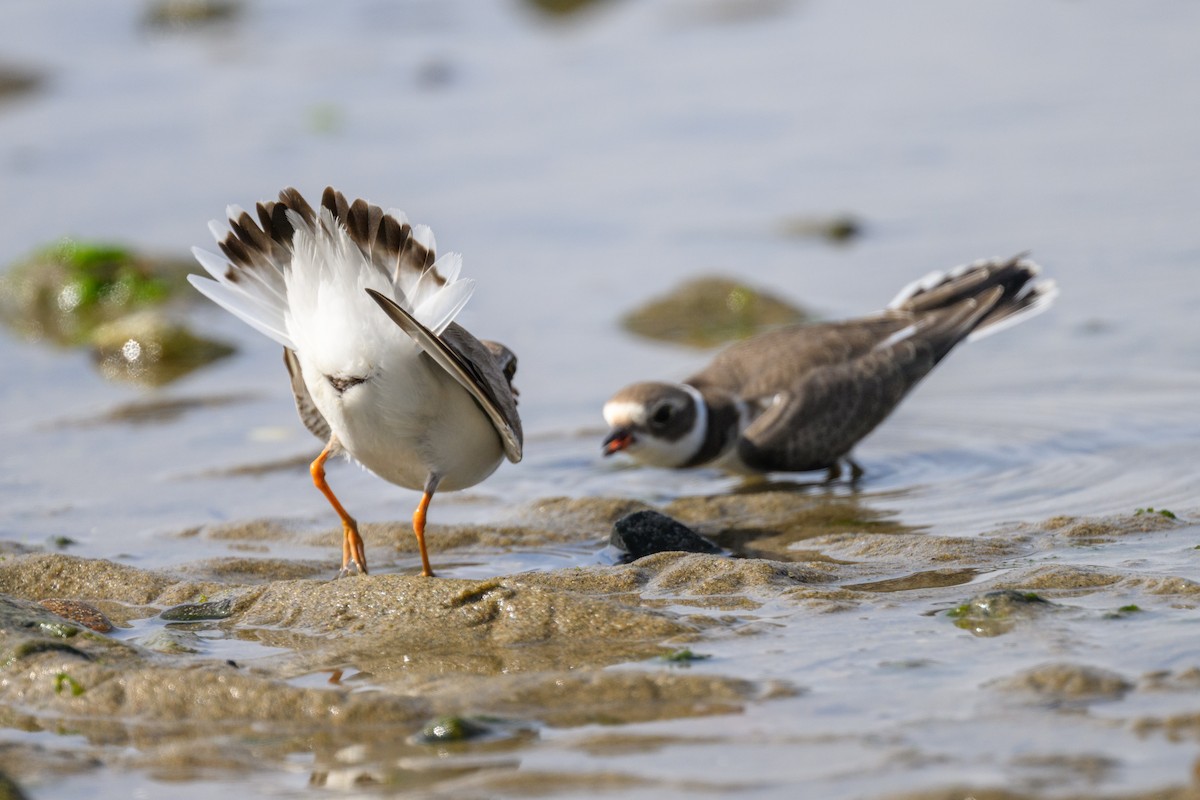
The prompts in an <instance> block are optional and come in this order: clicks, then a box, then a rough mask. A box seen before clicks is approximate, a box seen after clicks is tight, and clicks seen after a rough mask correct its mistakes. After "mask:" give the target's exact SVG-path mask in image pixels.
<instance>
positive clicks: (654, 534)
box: [609, 510, 721, 561]
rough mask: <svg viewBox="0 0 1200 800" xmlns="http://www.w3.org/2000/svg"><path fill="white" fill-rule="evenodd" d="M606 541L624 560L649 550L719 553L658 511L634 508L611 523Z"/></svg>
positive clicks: (706, 541)
mask: <svg viewBox="0 0 1200 800" xmlns="http://www.w3.org/2000/svg"><path fill="white" fill-rule="evenodd" d="M609 544H611V545H612V546H613V547H615V548H617V549H618V550H620V551H621V552H623V553H624V554H625V556H626V558H627V559H628V560H631V561H633V560H637V559H639V558H642V557H643V556H648V555H651V554H653V553H664V552H671V551H677V552H683V553H719V552H721V548H720V547H718V546H717V545H715V544H713V543H712V542H710V541H709V540H708V539H705V538H704V537H703V536H701V535H700V534H698V533H696V532H695V531H693V530H692V529H691V528H689V527H688V526H686V525H684V524H683V523H682V522H680V521H678V520H676V519H672V518H671V517H668V516H667V515H666V514H663V513H661V512H659V511H651V510H647V511H635V512H633V513H632V514H627V515H626V516H624V517H621V518H620V519H619V520H617V521H616V522H614V523H613V529H612V535H611V536H610V537H609Z"/></svg>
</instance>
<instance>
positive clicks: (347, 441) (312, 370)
mask: <svg viewBox="0 0 1200 800" xmlns="http://www.w3.org/2000/svg"><path fill="white" fill-rule="evenodd" d="M257 215H258V219H257V221H256V220H255V219H254V218H253V217H251V216H250V215H249V214H248V213H246V212H245V211H243V210H242V209H240V208H237V207H236V206H231V207H230V208H229V209H228V217H229V223H228V224H229V230H226V229H225V228H223V227H222V226H221V225H220V224H219V223H216V222H214V223H211V224H210V226H209V227H210V228H211V230H212V232H213V235H214V236H215V237H216V239H217V243H218V245H219V246H220V248H221V253H222V254H223V255H221V256H218V255H214V254H212V253H208V252H205V251H203V250H200V249H198V248H193V250H192V252H193V253H194V254H195V256H196V259H197V260H198V261H199V262H200V264H201V265H202V266H203V267H204V268H205V269H206V270H208V272H209V274H210V275H212V277H213V279H214V280H209V279H207V278H204V277H201V276H198V275H193V276H191V278H190V279H191V282H192V284H193V285H194V286H195V287H196V288H197V289H199V290H200V291H201V292H203V293H204V294H205V295H206V296H208V297H209V298H210V299H212V300H213V301H214V302H216V303H217V304H219V305H220V306H222V307H223V308H225V309H226V310H227V311H229V312H230V313H232V314H233V315H235V316H237V317H239V318H240V319H242V320H243V321H244V322H246V323H248V324H249V325H250V326H251V327H253V328H255V329H257V330H258V331H260V332H261V333H264V334H266V335H267V336H269V337H270V338H272V339H274V340H275V341H276V342H278V343H279V344H281V345H283V356H284V361H285V362H286V364H287V368H288V372H289V373H290V374H291V378H292V391H293V393H294V394H295V396H296V408H297V410H298V411H299V412H300V419H301V420H303V422H304V424H305V426H306V427H307V428H308V429H309V430H310V431H312V433H313V434H314V435H316V436H317V437H318V438H320V439H321V440H322V441H324V442H325V448H324V449H323V450H322V451H321V454H320V455H319V456H317V459H316V460H315V461H313V463H312V468H311V471H312V477H313V482H314V483H315V484H316V486H317V488H318V489H320V490H321V492H322V493H323V494H324V495H325V497H326V498H328V500H329V503H330V504H331V505H332V506H333V509H334V511H336V512H337V515H338V517H340V518H341V521H342V529H343V542H342V573H343V574H344V573H346V572H347V571H349V568H350V564H351V563H353V564H354V565H355V566H357V568H358V569H359V570H360V571H362V572H364V573H365V572H366V571H367V559H366V554H365V552H364V548H363V541H362V537H361V536H359V533H358V524H357V523H356V522H355V521H354V518H353V517H351V516H350V515H349V514H348V513H346V510H345V509H344V508H342V505H341V503H339V502H338V499H337V497H336V496H335V495H334V493H333V491H332V490H331V489H330V488H329V485H328V484H327V483H326V482H325V461H326V459H328V458H329V457H330V456H332V455H336V454H338V453H346V454H348V455H349V456H351V457H352V458H354V459H355V460H356V461H358V462H359V463H360V464H362V465H363V466H364V467H366V468H367V469H369V470H371V471H372V472H374V473H375V474H376V475H378V476H379V477H381V478H383V479H385V480H388V481H391V482H392V483H395V484H398V485H400V486H403V487H405V488H408V489H418V490H421V491H423V493H424V494H423V495H422V496H421V502H420V504H419V505H418V506H417V510H416V512H415V513H414V514H413V531H414V532H415V533H416V536H417V545H418V547H419V548H420V551H421V566H422V574H424V575H432V574H433V571H432V570H431V569H430V567H429V556H428V554H427V552H426V550H425V515H426V512H427V510H428V508H429V501H430V499H431V498H432V497H433V493H434V492H435V491H437V490H438V489H446V490H453V489H464V488H466V487H468V486H473V485H475V484H477V483H479V482H480V481H482V480H483V479H484V478H486V477H487V476H488V475H491V474H492V472H493V471H495V469H496V467H497V466H499V465H500V461H501V460H502V459H503V458H504V457H505V456H507V457H508V459H509V460H510V461H513V462H516V461H520V460H521V446H522V436H521V420H520V418H519V417H518V416H517V406H516V398H515V395H516V392H515V391H514V390H513V388H512V377H513V374H514V373H515V372H516V365H517V359H516V356H514V355H513V353H512V352H511V351H510V350H508V348H506V347H504V346H503V345H500V344H496V343H495V342H481V341H479V340H478V339H476V338H475V337H474V336H472V335H471V334H470V333H468V332H467V331H466V330H465V329H464V328H463V327H462V326H460V325H458V324H456V323H455V322H454V317H455V315H457V314H458V312H459V311H460V310H461V309H462V307H463V306H464V305H465V304H466V302H467V299H468V298H469V297H470V296H471V292H472V291H473V289H474V281H471V280H469V279H461V278H459V277H458V273H459V267H460V266H461V263H462V259H461V257H460V256H459V255H458V254H457V253H448V254H446V255H444V256H442V257H441V258H436V255H435V245H434V239H433V233H432V232H431V231H430V230H429V228H427V227H425V226H423V225H415V226H414V225H410V224H409V223H408V221H407V219H406V218H405V216H404V213H403V212H400V211H395V210H389V211H386V212H385V211H384V210H383V209H381V208H380V207H378V206H375V205H371V204H369V203H367V202H366V201H364V200H355V201H354V202H353V203H348V202H347V201H346V198H345V197H344V196H342V194H341V193H340V192H336V191H334V190H333V189H332V188H328V189H326V190H325V193H324V195H323V196H322V197H321V207H320V208H318V209H315V210H314V209H313V208H312V207H311V206H310V205H309V204H308V203H307V202H305V200H304V198H303V197H301V196H300V193H299V192H297V191H296V190H295V189H284V190H283V191H282V192H280V193H279V200H278V201H276V202H267V203H259V204H258V207H257ZM435 259H436V260H435Z"/></svg>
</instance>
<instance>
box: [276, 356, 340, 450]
mask: <svg viewBox="0 0 1200 800" xmlns="http://www.w3.org/2000/svg"><path fill="white" fill-rule="evenodd" d="M283 363H284V364H285V365H287V371H288V376H290V377H291V379H292V396H293V397H295V399H296V411H297V412H299V414H300V421H301V422H303V423H304V427H306V428H308V430H309V431H310V432H311V433H312V435H313V436H315V437H317V438H318V439H320V440H321V441H322V442H328V441H329V440H330V438H331V436H332V435H333V432H332V431H331V430H330V429H329V423H328V422H326V421H325V417H324V416H323V415H322V414H321V412H320V411H318V410H317V406H316V404H315V403H314V402H313V399H312V395H310V394H309V393H308V387H307V386H305V385H304V373H303V372H301V371H300V359H299V358H297V357H296V351H294V350H291V349H290V348H287V347H285V348H283Z"/></svg>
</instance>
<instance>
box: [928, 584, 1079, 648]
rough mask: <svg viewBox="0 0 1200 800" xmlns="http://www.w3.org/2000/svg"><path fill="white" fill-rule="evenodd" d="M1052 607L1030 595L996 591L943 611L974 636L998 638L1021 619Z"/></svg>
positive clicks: (1029, 593)
mask: <svg viewBox="0 0 1200 800" xmlns="http://www.w3.org/2000/svg"><path fill="white" fill-rule="evenodd" d="M1054 608H1055V606H1054V604H1053V603H1049V602H1047V601H1046V600H1043V599H1042V598H1041V597H1040V596H1039V595H1037V594H1036V593H1034V592H1017V591H1013V590H1012V589H997V590H994V591H990V592H984V593H983V594H980V595H976V596H975V597H972V598H971V599H970V600H968V601H967V602H965V603H963V604H961V605H959V606H956V607H954V608H952V609H950V611H948V612H946V613H947V616H949V617H950V618H951V619H953V620H954V624H955V625H956V626H958V627H959V628H962V629H963V630H967V631H970V632H971V633H973V634H975V635H976V636H999V635H1001V634H1004V633H1008V632H1009V631H1011V630H1012V629H1013V627H1015V626H1016V625H1017V623H1019V622H1021V621H1025V620H1033V619H1037V618H1038V617H1039V616H1041V615H1042V614H1045V613H1047V612H1049V611H1051V610H1053V609H1054Z"/></svg>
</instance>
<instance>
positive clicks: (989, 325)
mask: <svg viewBox="0 0 1200 800" xmlns="http://www.w3.org/2000/svg"><path fill="white" fill-rule="evenodd" d="M1039 272H1040V269H1039V268H1038V266H1037V265H1036V264H1034V263H1033V262H1032V261H1029V260H1027V259H1025V258H1021V257H1018V258H1014V259H1010V260H1000V259H995V260H989V261H978V262H976V263H974V264H968V265H966V266H963V267H959V268H958V269H955V270H952V271H950V272H944V273H942V272H935V273H931V274H930V275H928V276H926V277H925V278H922V279H921V280H919V281H915V282H913V283H912V284H910V285H909V286H907V287H905V288H904V289H903V290H902V291H901V292H900V294H899V295H897V297H896V299H895V300H893V301H892V302H891V304H890V305H889V306H888V307H887V308H886V309H885V310H883V311H880V312H878V313H876V314H872V315H871V316H867V317H861V318H859V319H852V320H847V321H844V322H831V323H820V324H815V325H796V326H792V327H788V328H781V329H779V330H775V331H771V332H768V333H764V334H761V335H759V336H755V337H753V338H751V339H747V340H745V341H743V342H739V343H737V344H734V345H731V346H729V347H728V348H726V349H725V350H724V351H722V352H721V353H720V354H718V355H717V357H716V358H715V359H714V360H713V361H712V363H711V364H709V365H708V366H707V367H705V368H704V369H703V370H701V371H700V372H698V373H697V374H695V375H693V376H692V377H691V378H688V379H687V380H685V381H684V382H683V383H658V382H652V383H635V384H632V385H630V386H626V387H625V388H624V389H622V390H621V391H619V392H617V393H616V394H615V395H613V397H612V399H610V400H609V401H608V402H607V403H606V404H605V406H604V418H605V420H606V421H607V422H608V424H609V425H610V426H611V428H612V430H611V431H610V432H609V434H608V437H607V438H606V439H605V440H604V453H605V455H611V454H613V453H616V452H619V451H624V452H626V453H628V454H629V455H631V456H633V457H634V458H636V459H638V460H639V461H642V462H644V463H646V464H650V465H653V466H660V467H695V466H701V465H712V466H717V467H722V468H724V469H728V470H731V471H735V472H749V473H757V472H776V471H779V472H805V471H808V470H822V469H823V470H828V471H829V479H830V480H832V479H835V478H836V477H838V475H840V474H841V468H840V465H839V462H840V461H845V462H846V463H847V464H848V465H849V466H850V467H851V469H852V471H853V475H854V477H858V476H859V475H861V474H862V470H861V468H860V467H859V466H858V465H857V464H856V463H855V462H854V461H853V460H852V459H851V458H850V457H849V454H850V450H851V448H852V447H854V445H855V444H857V443H858V441H859V440H860V439H862V438H863V437H864V436H866V435H867V434H868V433H870V432H871V431H872V430H873V429H874V428H875V426H876V425H878V424H879V423H881V422H883V420H884V419H885V418H887V416H888V414H890V413H891V412H892V410H893V409H895V408H896V406H897V405H898V404H899V402H900V401H901V400H902V399H903V398H904V396H905V395H906V394H908V391H909V390H910V389H912V388H913V386H915V385H916V384H917V382H918V381H920V380H921V379H922V378H923V377H925V376H926V375H927V374H929V371H930V370H932V369H933V368H934V366H936V365H937V363H938V362H939V361H941V360H942V359H943V358H944V357H945V356H946V354H947V353H949V352H950V350H951V349H953V347H954V346H955V345H956V344H958V343H959V342H961V341H963V339H969V338H978V337H980V336H986V335H988V334H991V333H994V332H996V331H998V330H1001V329H1003V328H1005V327H1007V326H1009V325H1011V324H1013V323H1016V322H1019V321H1021V320H1023V319H1026V318H1028V317H1029V316H1030V315H1031V314H1034V313H1036V312H1038V311H1041V310H1044V309H1045V308H1046V307H1047V306H1048V305H1049V304H1050V302H1051V301H1052V300H1053V299H1054V296H1055V295H1056V294H1057V289H1056V287H1055V285H1054V283H1053V282H1052V281H1048V280H1038V279H1037V276H1038V274H1039Z"/></svg>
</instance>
